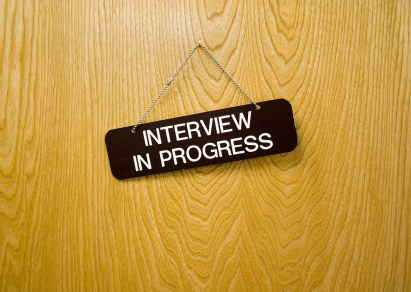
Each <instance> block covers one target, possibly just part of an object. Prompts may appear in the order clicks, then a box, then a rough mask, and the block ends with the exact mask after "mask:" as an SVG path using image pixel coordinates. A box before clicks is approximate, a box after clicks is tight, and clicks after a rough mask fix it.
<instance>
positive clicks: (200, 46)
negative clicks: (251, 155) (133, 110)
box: [131, 40, 260, 133]
mask: <svg viewBox="0 0 411 292" xmlns="http://www.w3.org/2000/svg"><path fill="white" fill-rule="evenodd" d="M198 48H203V49H204V50H206V52H207V53H208V54H209V55H210V56H211V58H213V60H214V61H215V62H216V63H217V65H218V66H219V67H220V68H221V69H222V70H223V71H224V73H225V74H227V76H228V77H230V79H231V81H233V82H234V84H235V85H237V87H238V88H239V89H240V90H241V91H242V92H243V93H244V94H245V96H247V98H248V99H249V100H250V101H251V102H252V103H253V104H254V105H255V107H256V109H260V106H259V105H257V104H256V103H255V102H254V101H253V100H252V99H251V97H250V96H249V95H248V94H247V93H246V92H245V91H244V89H242V88H241V86H240V85H239V84H238V83H237V82H236V81H235V80H234V78H233V77H231V75H230V74H229V73H228V72H227V70H226V69H225V68H224V67H223V66H222V65H221V64H220V62H218V61H217V59H216V58H215V57H214V56H213V54H211V52H210V51H209V50H208V49H207V48H206V47H205V46H204V45H203V44H202V43H201V40H200V41H199V42H198V45H197V46H195V47H194V49H192V50H191V52H190V54H188V56H187V58H186V59H185V60H184V62H183V63H182V64H181V66H180V68H178V70H177V72H176V73H175V74H174V75H173V77H171V78H170V80H169V81H168V82H167V84H166V86H165V87H164V89H163V90H162V91H161V92H160V94H159V95H158V97H157V98H156V99H155V100H154V102H153V103H152V104H151V106H150V107H149V108H148V110H147V111H146V112H145V113H144V115H143V116H142V117H141V119H140V120H139V121H138V123H137V124H135V125H134V127H133V128H132V129H131V132H132V133H135V132H136V128H137V127H138V126H139V125H140V124H141V123H143V121H144V119H145V118H146V117H147V115H148V114H149V113H150V111H151V110H152V109H153V107H154V106H155V105H156V103H157V102H158V101H159V100H160V98H161V96H162V95H163V94H164V92H165V91H166V90H167V88H168V87H169V86H170V85H171V83H172V82H173V81H174V79H175V78H176V76H177V75H178V73H180V71H181V69H183V67H184V65H185V64H186V63H187V61H188V60H189V59H190V58H191V56H192V55H193V54H194V52H195V50H197V49H198Z"/></svg>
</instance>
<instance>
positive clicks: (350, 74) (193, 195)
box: [0, 0, 411, 291]
mask: <svg viewBox="0 0 411 292" xmlns="http://www.w3.org/2000/svg"><path fill="white" fill-rule="evenodd" d="M410 6H411V4H410V1H407V0H403V1H400V0H399V1H392V0H384V1H382V0H362V1H351V0H349V1H347V0H336V1H296V0H294V1H293V0H278V1H271V2H268V1H254V0H249V1H236V0H233V1H212V0H205V1H189V0H180V1H120V0H119V1H115V0H112V1H109V0H107V1H105V0H95V1H52V0H48V1H38V0H33V1H30V0H27V1H17V0H0V65H1V68H0V87H1V88H0V290H1V291H101V290H108V291H111V290H114V291H144V290H156V291H166V290H167V291H169V290H172V291H220V290H230V291H240V290H248V291H276V290H285V291H306V290H321V291H342V290H349V291H410V290H411V276H410V275H411V244H410V242H411V229H410V228H411V217H410V200H411V185H410V181H411V126H410V124H411V105H410V102H411V93H410V85H411V70H410V68H411V44H410V41H411V38H410V36H411V13H410V12H411V7H410ZM199 39H202V41H203V43H204V44H205V45H206V46H207V47H208V48H209V49H210V50H211V51H212V52H213V54H214V55H215V56H216V57H217V58H218V59H219V60H220V62H221V63H222V64H223V65H224V66H226V68H227V70H228V71H229V72H230V73H231V74H232V75H233V77H234V78H235V79H236V80H237V81H238V82H239V83H240V84H241V85H242V87H243V88H244V89H245V90H246V91H247V92H248V93H249V94H250V95H251V96H252V97H254V98H255V99H256V100H257V101H263V100H269V99H273V98H286V99H287V100H289V101H290V102H291V104H292V106H293V109H294V114H295V119H296V125H297V132H298V139H299V145H298V146H297V148H296V150H295V151H293V152H291V153H288V154H284V155H275V156H270V157H263V158H258V159H251V160H247V161H239V162H233V163H227V164H223V165H217V166H210V167H203V168H198V169H192V170H187V171H180V172H175V173H168V174H162V175H156V176H151V177H147V178H140V179H134V180H128V181H117V180H116V179H115V178H114V177H112V175H111V173H110V168H109V163H108V159H107V153H106V149H105V144H104V135H105V133H106V131H108V130H109V129H112V128H117V127H122V126H127V125H131V124H134V123H136V122H137V121H138V119H139V118H140V117H141V115H142V114H143V113H144V111H145V110H146V109H147V108H148V106H149V105H150V104H151V102H152V101H153V100H154V99H155V97H156V96H157V95H158V93H159V92H160V91H161V90H162V88H163V86H164V85H165V84H166V83H167V81H168V79H169V78H170V76H172V75H173V74H174V72H175V70H176V69H177V68H178V67H179V66H180V64H181V62H182V61H183V60H184V58H185V57H186V55H187V54H188V52H189V51H190V50H191V49H192V48H193V47H194V46H195V45H196V44H197V42H198V40H199ZM246 103H247V99H246V98H245V97H244V96H243V95H242V94H241V92H240V91H239V90H238V89H237V88H236V87H235V86H234V85H233V84H232V83H230V81H229V79H228V78H227V77H226V76H225V75H224V74H223V73H222V72H221V70H220V69H219V68H218V66H217V65H216V64H214V62H213V61H212V60H211V59H210V57H209V56H207V54H206V53H205V52H204V51H197V52H196V54H195V55H194V56H193V57H192V59H191V60H190V61H189V63H188V64H187V66H186V67H185V68H184V69H183V71H182V72H181V75H179V76H178V78H177V79H176V80H175V81H174V82H173V84H172V86H171V88H170V89H169V90H168V91H167V92H166V94H165V95H164V96H163V98H162V99H161V101H160V103H159V104H158V105H157V106H156V107H155V108H154V110H153V111H152V113H151V114H150V116H149V117H148V119H147V120H148V121H154V120H158V119H164V118H170V117H175V116H180V115H186V114H193V113H198V112H203V111H209V110H215V109H219V108H224V107H229V106H236V105H241V104H246Z"/></svg>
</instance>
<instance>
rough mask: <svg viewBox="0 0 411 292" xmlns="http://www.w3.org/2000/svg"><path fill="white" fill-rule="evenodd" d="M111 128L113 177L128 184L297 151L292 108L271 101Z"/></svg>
mask: <svg viewBox="0 0 411 292" xmlns="http://www.w3.org/2000/svg"><path fill="white" fill-rule="evenodd" d="M257 104H258V105H259V106H260V109H258V110H257V109H256V107H255V106H254V105H253V104H248V105H242V106H237V107H231V108H225V109H220V110H215V111H209V112H204V113H199V114H194V115H188V116H182V117H177V118H172V119H166V120H161V121H156V122H151V123H145V124H141V125H139V126H138V127H137V129H136V132H135V133H132V132H131V129H132V128H133V126H128V127H124V128H118V129H113V130H110V131H108V132H107V134H106V147H107V153H108V158H109V160H110V167H111V172H112V174H113V175H114V177H115V178H117V179H120V180H122V179H128V178H133V177H140V176H146V175H152V174H158V173H164V172H170V171H177V170H183V169H188V168H194V167H200V166H206V165H212V164H218V163H224V162H230V161H237V160H242V159H248V158H254V157H261V156H266V155H272V154H278V153H284V152H290V151H292V150H294V149H295V147H296V146H297V132H296V128H295V123H294V115H293V111H292V108H291V104H290V103H289V102H288V101H287V100H285V99H275V100H270V101H264V102H259V103H257Z"/></svg>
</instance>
